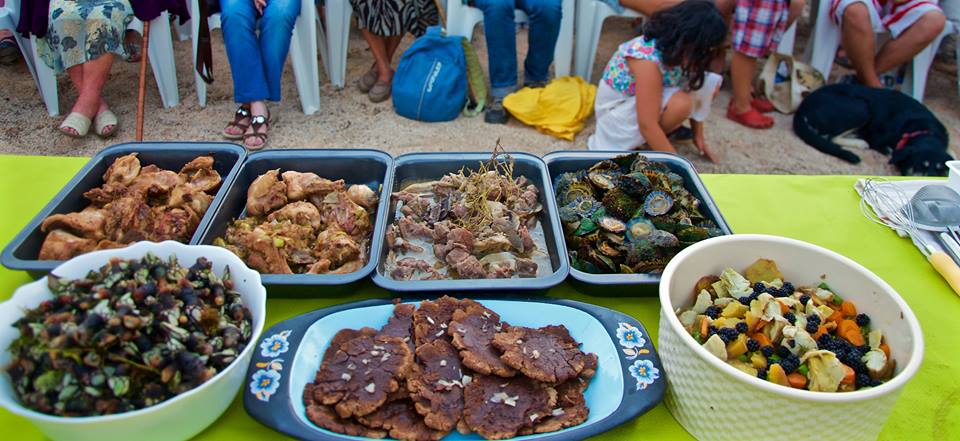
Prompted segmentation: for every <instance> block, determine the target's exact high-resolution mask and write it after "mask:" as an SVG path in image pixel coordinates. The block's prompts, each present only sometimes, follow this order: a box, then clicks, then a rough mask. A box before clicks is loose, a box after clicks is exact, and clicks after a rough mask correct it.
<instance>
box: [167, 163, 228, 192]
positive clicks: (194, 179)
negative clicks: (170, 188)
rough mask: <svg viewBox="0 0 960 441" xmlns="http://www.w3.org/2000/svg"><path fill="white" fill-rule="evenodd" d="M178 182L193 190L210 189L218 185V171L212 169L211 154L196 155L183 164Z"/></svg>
mask: <svg viewBox="0 0 960 441" xmlns="http://www.w3.org/2000/svg"><path fill="white" fill-rule="evenodd" d="M178 176H179V178H180V182H181V183H183V184H186V185H187V186H188V187H189V188H191V189H192V190H193V191H197V192H201V191H210V190H213V189H215V188H217V186H218V185H220V181H221V179H220V173H217V171H216V170H214V169H213V157H212V156H198V157H196V158H195V159H194V160H193V161H190V162H188V163H187V165H184V166H183V168H181V169H180V174H179V175H178Z"/></svg>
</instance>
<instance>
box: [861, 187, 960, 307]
mask: <svg viewBox="0 0 960 441" xmlns="http://www.w3.org/2000/svg"><path fill="white" fill-rule="evenodd" d="M860 196H861V199H860V211H861V212H863V215H864V216H866V218H867V219H870V220H871V221H873V222H876V223H878V224H880V225H883V226H887V227H890V228H892V229H893V230H894V231H896V232H897V234H899V235H900V236H909V237H910V240H912V241H913V243H914V245H916V246H917V248H919V249H920V252H921V253H923V255H924V256H925V257H926V258H927V260H928V261H929V262H930V265H932V266H933V268H934V269H935V270H937V272H938V273H940V276H942V277H943V279H944V280H946V281H947V283H948V284H950V287H951V288H953V292H955V293H957V295H960V267H958V266H957V263H956V262H954V261H953V259H951V258H950V256H948V255H947V254H946V253H944V252H943V251H940V250H939V249H937V248H934V247H932V246H931V245H930V244H929V243H927V241H926V240H924V238H923V235H922V234H921V233H920V230H919V229H918V228H917V224H916V223H915V221H914V216H913V206H912V205H911V204H910V198H908V197H907V195H906V194H905V193H904V192H903V190H902V189H900V187H899V186H897V185H895V184H893V183H892V182H889V181H886V180H884V179H876V178H871V179H867V180H865V181H864V182H863V188H862V189H861V192H860ZM871 206H872V207H871Z"/></svg>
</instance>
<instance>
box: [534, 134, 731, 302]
mask: <svg viewBox="0 0 960 441" xmlns="http://www.w3.org/2000/svg"><path fill="white" fill-rule="evenodd" d="M628 153H631V152H624V151H558V152H553V153H550V154H548V155H546V156H544V157H543V161H544V162H546V164H547V169H548V170H549V171H550V183H551V186H552V185H553V178H555V177H557V176H559V175H560V174H563V173H567V172H572V171H577V170H584V169H587V168H590V166H592V165H593V164H596V163H597V162H599V161H601V160H604V159H613V158H615V157H617V156H621V155H625V154H628ZM639 153H640V154H641V155H644V156H646V157H647V158H649V159H650V160H651V161H653V162H659V163H661V164H664V165H666V166H667V167H669V168H670V170H672V171H673V172H674V173H676V174H678V175H680V176H683V180H684V187H686V189H687V191H689V192H690V193H693V195H694V196H696V197H698V198H700V200H701V201H702V202H703V205H701V207H700V208H701V211H702V212H703V215H704V216H706V217H707V218H708V219H711V220H713V221H714V222H715V223H716V224H717V227H719V228H720V230H721V231H723V233H724V234H733V232H732V231H731V230H730V226H729V225H727V221H726V220H725V219H724V218H723V215H722V214H720V209H719V208H717V204H716V203H715V202H714V201H713V198H712V197H710V193H709V192H708V191H707V187H706V186H704V185H703V181H702V180H701V179H700V175H699V174H698V173H697V169H696V168H694V166H693V164H692V163H690V161H688V160H686V159H685V158H684V157H682V156H679V155H675V154H673V153H665V152H651V151H644V152H639ZM554 190H556V189H554ZM554 203H556V201H554ZM564 242H566V239H564ZM567 257H568V259H569V256H567ZM570 275H571V276H572V277H573V279H574V280H575V281H577V282H582V283H577V286H578V287H579V288H581V289H582V290H583V291H585V292H588V293H591V294H597V295H626V294H628V293H629V294H630V295H633V296H636V295H653V296H655V295H657V293H656V289H648V290H644V289H642V287H638V286H637V285H656V284H658V283H660V275H659V274H591V273H586V272H583V271H580V270H578V269H576V268H573V267H571V268H570ZM638 288H641V289H640V290H638Z"/></svg>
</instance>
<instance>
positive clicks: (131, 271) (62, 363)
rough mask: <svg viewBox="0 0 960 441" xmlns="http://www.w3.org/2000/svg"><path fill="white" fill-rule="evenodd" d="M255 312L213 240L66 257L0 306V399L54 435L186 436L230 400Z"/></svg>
mask: <svg viewBox="0 0 960 441" xmlns="http://www.w3.org/2000/svg"><path fill="white" fill-rule="evenodd" d="M265 309H266V290H265V289H264V287H263V285H262V284H261V283H260V275H259V274H258V273H257V272H255V271H253V270H251V269H249V268H248V267H247V266H246V265H244V263H243V261H241V260H240V259H239V258H238V257H237V256H236V255H234V254H233V253H231V252H229V251H227V250H226V249H223V248H219V247H214V246H195V245H184V244H181V243H178V242H172V241H167V242H161V243H153V242H139V243H136V244H134V245H133V246H130V247H127V248H123V249H115V250H102V251H95V252H91V253H88V254H83V255H80V256H77V257H75V258H73V259H70V260H68V261H66V262H64V263H63V264H61V265H60V266H58V267H57V268H55V269H54V270H53V271H52V272H51V273H50V274H49V275H48V276H47V277H46V278H45V279H41V280H38V281H35V282H33V283H30V284H27V285H24V286H22V287H20V288H18V289H17V290H16V292H14V294H13V296H12V297H11V298H10V299H9V300H7V301H5V302H3V303H2V304H0V347H2V348H3V351H2V352H0V366H3V374H2V375H0V406H3V407H4V408H6V409H7V410H8V411H10V412H12V413H14V414H16V415H19V416H21V417H24V418H26V419H27V420H30V421H31V422H32V423H33V424H34V425H35V426H36V427H37V429H39V430H40V431H41V432H42V433H43V434H44V435H46V436H47V437H49V438H51V439H55V440H78V441H105V440H130V439H137V440H141V441H142V440H160V439H165V440H169V439H188V438H190V437H192V436H194V435H196V434H197V433H199V432H201V431H202V430H203V429H204V428H206V427H207V426H209V425H210V424H211V423H213V422H214V421H215V420H216V419H217V418H218V417H219V416H220V415H221V414H222V413H223V412H224V411H225V410H226V408H227V407H228V406H229V405H230V403H231V402H232V401H233V398H234V396H235V395H236V393H237V391H238V390H239V389H240V387H241V385H242V384H243V382H244V374H245V372H246V369H245V368H246V366H247V364H248V363H249V362H250V358H251V356H252V354H253V351H254V350H256V349H255V348H254V347H253V342H255V341H257V339H258V338H259V336H260V333H261V331H262V330H263V325H264V318H265Z"/></svg>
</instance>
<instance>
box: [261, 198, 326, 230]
mask: <svg viewBox="0 0 960 441" xmlns="http://www.w3.org/2000/svg"><path fill="white" fill-rule="evenodd" d="M285 220H288V221H290V222H293V223H295V224H297V225H303V226H307V227H310V228H312V229H313V230H314V231H316V230H318V229H320V227H321V226H322V222H321V220H320V210H318V209H317V206H316V205H313V204H311V203H309V202H306V201H297V202H291V203H289V204H287V205H284V206H283V208H281V209H279V210H277V211H274V212H273V213H270V215H269V216H267V221H270V222H273V221H278V222H280V221H285Z"/></svg>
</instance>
